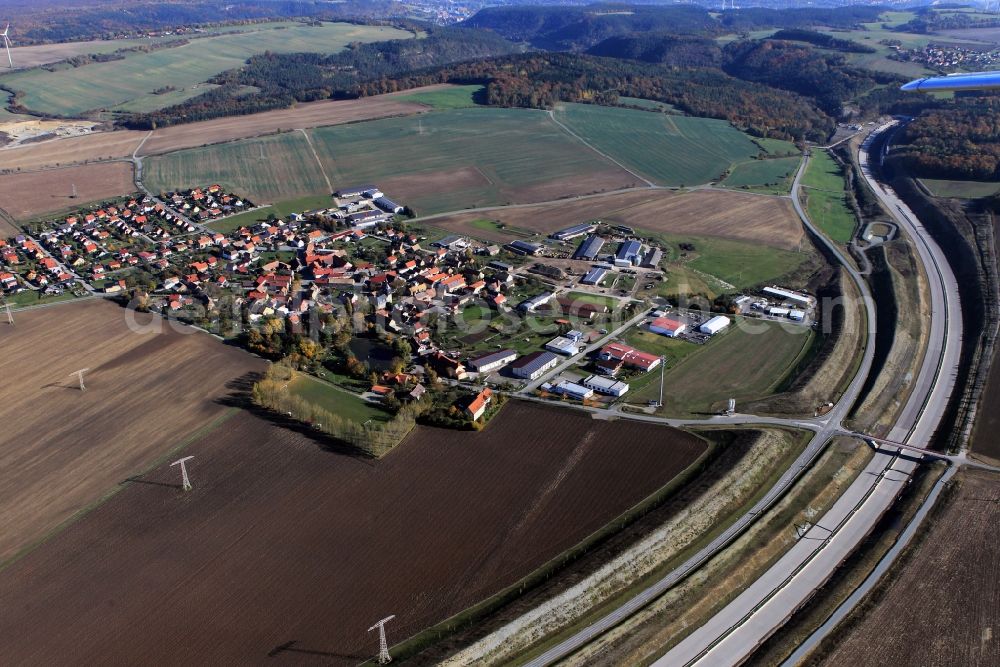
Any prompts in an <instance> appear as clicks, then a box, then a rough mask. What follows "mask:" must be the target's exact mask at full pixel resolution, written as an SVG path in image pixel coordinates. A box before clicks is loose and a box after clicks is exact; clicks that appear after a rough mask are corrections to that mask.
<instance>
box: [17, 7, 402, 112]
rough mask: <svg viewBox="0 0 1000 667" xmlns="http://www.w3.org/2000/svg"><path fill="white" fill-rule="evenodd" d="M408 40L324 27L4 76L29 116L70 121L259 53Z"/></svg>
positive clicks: (377, 31) (390, 33)
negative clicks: (36, 114)
mask: <svg viewBox="0 0 1000 667" xmlns="http://www.w3.org/2000/svg"><path fill="white" fill-rule="evenodd" d="M403 37H410V38H412V37H413V33H412V32H408V31H403V30H397V29H394V28H388V27H377V26H356V25H352V24H344V23H340V24H324V25H323V26H320V27H313V26H304V25H299V26H296V27H288V28H282V29H267V30H258V31H252V32H247V33H230V34H224V35H219V36H212V37H201V38H198V39H192V40H191V41H190V42H189V43H187V44H184V45H181V46H173V47H169V48H163V49H158V50H155V51H152V52H149V53H138V54H129V55H126V57H125V58H124V59H123V60H112V61H109V62H103V63H92V64H88V65H85V66H83V67H78V68H70V69H66V70H58V71H55V72H49V71H47V70H44V69H37V70H27V71H22V72H16V73H14V74H10V75H7V76H4V77H3V79H2V80H3V83H4V84H5V86H7V87H9V88H11V89H13V90H16V91H18V92H20V93H21V94H22V95H21V98H20V102H21V104H22V105H23V106H25V107H26V108H28V109H32V110H34V111H37V112H40V113H43V114H48V115H61V116H73V115H78V114H82V113H84V112H87V111H91V110H95V109H106V108H110V107H114V106H117V105H120V104H123V103H125V102H129V101H131V100H135V99H138V98H144V97H153V98H155V97H156V96H155V94H154V93H152V90H153V89H155V88H157V87H162V86H165V85H173V86H175V87H178V88H186V87H188V86H194V85H197V84H200V83H202V82H204V81H205V80H207V79H209V78H211V77H213V76H215V75H216V74H218V73H220V72H223V71H225V70H228V69H231V68H234V67H240V66H241V65H242V64H243V63H244V62H245V61H246V59H247V58H249V57H250V56H252V55H254V54H256V53H263V52H264V51H267V50H270V51H277V52H293V51H310V50H311V51H321V52H325V53H334V52H337V51H340V50H341V49H342V48H344V47H345V46H347V44H348V43H350V42H354V41H361V42H371V41H378V40H384V39H393V38H403Z"/></svg>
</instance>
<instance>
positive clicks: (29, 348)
mask: <svg viewBox="0 0 1000 667" xmlns="http://www.w3.org/2000/svg"><path fill="white" fill-rule="evenodd" d="M127 314H128V311H125V310H123V309H121V308H119V307H117V306H114V305H112V304H110V303H106V302H103V301H88V302H84V303H76V304H65V305H60V306H57V307H53V308H46V309H42V310H36V311H32V312H25V313H22V314H20V315H18V317H17V325H16V326H15V327H3V328H0V348H2V349H3V351H4V352H3V354H2V355H0V377H2V378H3V379H4V382H5V385H6V387H7V390H6V391H5V392H4V400H3V401H2V402H0V424H3V425H4V428H3V431H2V433H0V507H3V508H4V511H3V514H2V515H0V563H2V562H3V561H5V560H6V559H8V558H10V557H12V556H13V555H15V554H16V553H17V552H18V551H19V550H20V549H22V548H24V547H26V546H28V545H30V544H32V543H33V542H35V541H37V540H39V539H40V538H42V537H44V536H45V535H46V534H48V533H49V532H50V531H52V530H53V529H54V528H55V527H56V526H58V525H59V524H60V523H61V522H63V521H65V520H66V519H68V518H69V517H70V516H71V515H72V514H73V513H74V512H77V511H78V510H80V509H81V508H83V507H86V506H87V505H89V504H90V503H93V502H95V501H96V500H98V499H100V498H102V497H103V496H104V495H105V494H106V493H108V491H110V490H111V489H113V488H114V487H115V485H117V484H118V483H119V482H121V481H122V480H123V479H124V478H126V477H128V476H129V475H133V474H136V473H138V472H140V471H141V470H143V469H144V468H145V467H146V466H148V465H150V464H151V463H153V462H154V461H156V460H157V459H158V458H159V457H161V456H163V455H165V454H166V453H168V452H169V451H170V450H171V449H172V448H174V447H177V446H178V445H180V444H182V443H183V442H184V440H185V438H187V437H189V436H191V435H192V434H193V433H194V432H195V431H196V430H198V429H200V428H202V427H204V426H205V425H207V424H209V423H210V422H212V421H213V420H217V419H219V418H220V417H222V416H223V415H225V414H227V411H228V408H226V407H225V406H224V405H222V404H221V403H219V402H218V399H220V398H223V397H225V396H227V394H228V393H229V392H228V390H227V388H226V385H227V383H229V382H230V381H232V380H234V379H235V378H239V377H241V376H243V375H246V374H247V373H249V372H251V371H254V370H256V369H260V368H262V366H263V363H262V362H261V361H260V360H258V359H255V358H254V357H251V356H250V355H248V354H245V353H243V352H241V351H239V350H237V349H235V348H231V347H226V346H223V345H220V344H219V343H218V342H217V341H216V340H214V339H212V338H210V337H208V336H206V335H203V334H196V333H194V330H193V329H188V330H187V331H190V332H192V333H191V335H184V334H182V333H178V332H176V331H173V330H172V329H171V328H170V327H164V329H163V332H162V333H145V334H137V333H133V332H132V331H130V329H129V327H128V326H127V322H126V316H127ZM139 318H140V316H138V315H136V319H137V320H138V319H139ZM140 321H145V322H149V321H150V317H149V316H145V317H144V318H143V319H142V320H140ZM80 368H89V369H90V372H89V373H87V375H86V384H87V391H86V392H82V393H81V392H80V390H79V388H78V387H77V386H76V385H75V379H74V378H70V377H69V374H70V373H71V372H73V371H76V370H78V369H80ZM64 655H68V654H64Z"/></svg>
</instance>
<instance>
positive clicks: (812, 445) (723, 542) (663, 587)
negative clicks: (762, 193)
mask: <svg viewBox="0 0 1000 667" xmlns="http://www.w3.org/2000/svg"><path fill="white" fill-rule="evenodd" d="M808 163H809V159H808V157H807V158H806V159H804V160H803V161H802V165H801V166H800V167H799V171H798V173H797V174H796V176H795V181H794V184H793V186H792V194H793V197H792V202H793V204H794V206H795V210H796V212H797V213H798V215H799V218H800V219H801V220H802V224H803V225H805V227H806V229H808V230H809V232H810V233H812V234H813V236H814V237H815V238H816V239H817V241H818V242H819V243H822V244H823V245H824V246H826V248H827V249H828V250H829V251H830V252H831V253H832V254H833V256H834V257H836V258H837V261H838V262H840V264H841V265H843V267H844V268H845V270H846V271H847V272H848V274H849V276H850V277H851V280H852V281H853V282H854V284H855V285H856V286H857V288H858V290H859V292H860V294H861V295H862V301H863V306H864V308H865V312H866V315H867V321H868V322H874V321H875V301H874V299H873V298H872V295H871V291H870V290H869V288H868V284H867V283H866V282H865V281H864V280H863V279H862V277H861V275H860V273H858V271H857V269H856V268H854V265H853V264H852V263H851V262H850V261H849V259H848V258H847V257H845V256H844V254H843V252H842V251H841V250H840V248H839V247H838V246H837V245H836V244H834V243H833V242H831V241H830V240H829V239H827V237H826V236H825V235H823V234H822V233H821V232H820V231H819V230H818V229H817V228H816V227H815V226H814V225H813V224H812V222H811V221H810V220H809V218H808V217H807V216H806V214H805V211H803V210H802V207H801V205H800V204H799V201H798V196H797V195H798V192H799V185H800V180H801V178H802V174H803V173H804V172H805V169H806V166H807V165H808ZM874 356H875V331H874V328H873V327H868V331H867V336H866V339H865V350H864V355H863V357H862V361H861V365H860V367H859V369H858V373H857V375H856V376H855V377H854V379H853V380H852V381H851V383H850V385H849V386H848V388H847V390H846V391H845V392H844V394H843V395H842V396H841V397H840V400H839V401H838V402H837V404H836V405H835V406H834V408H833V410H831V411H830V412H829V413H828V414H827V415H825V416H824V417H822V418H813V419H775V418H767V417H756V416H752V415H734V416H732V417H715V418H712V419H707V420H678V419H664V418H660V417H652V416H650V415H635V414H626V413H615V414H616V416H618V417H621V418H627V419H641V420H644V421H647V420H648V421H656V422H659V423H663V424H669V425H671V426H692V425H716V424H720V425H721V424H729V425H776V426H790V427H794V428H803V429H809V430H812V431H814V432H815V434H814V435H813V437H812V438H811V439H810V441H809V443H808V444H807V445H806V447H805V449H804V450H803V451H802V453H801V454H800V455H799V456H798V458H797V459H796V460H795V462H794V463H793V464H792V466H791V467H790V468H789V469H788V470H786V471H785V472H784V474H782V476H781V477H780V478H779V479H778V481H777V482H776V483H775V484H774V486H772V487H771V489H770V490H769V491H768V492H767V493H766V494H765V495H764V496H763V497H762V498H761V499H760V500H759V501H758V502H757V503H756V504H754V506H753V507H751V508H750V510H749V511H747V512H746V513H745V514H744V515H742V516H741V517H740V518H739V519H737V520H736V521H735V522H734V523H733V524H732V525H730V526H729V527H728V528H727V529H726V530H725V531H723V532H722V533H721V534H720V535H719V536H717V537H716V538H715V539H714V540H712V542H711V543H709V544H708V545H706V546H705V547H704V548H703V549H701V550H700V551H699V552H698V553H696V554H695V555H694V556H692V557H691V558H689V559H688V560H687V561H685V562H684V563H683V564H681V565H680V566H679V567H678V568H677V569H675V570H673V571H671V572H669V573H668V574H666V575H665V576H664V577H662V578H661V579H659V580H657V581H656V582H654V583H653V584H652V585H650V586H649V587H647V588H646V589H644V590H642V591H641V592H639V593H638V594H637V595H636V596H635V597H633V598H632V599H630V600H629V601H628V602H626V603H625V604H623V605H622V606H621V607H618V608H617V609H614V610H613V611H611V612H609V613H608V614H606V615H605V616H603V617H601V618H599V619H597V620H596V621H594V622H593V623H591V624H590V625H588V626H587V627H585V628H582V629H580V630H579V631H577V632H576V633H574V634H573V635H571V636H570V637H567V638H566V639H565V640H563V641H561V642H560V643H558V644H556V645H555V646H553V647H552V648H550V649H548V650H547V651H545V652H544V653H542V654H540V655H538V656H537V657H536V658H534V659H533V660H531V661H530V662H528V663H526V664H527V665H528V666H530V667H544V666H545V665H550V664H552V663H554V662H556V661H557V660H560V659H562V658H564V657H566V656H568V655H570V654H571V653H573V652H574V651H576V650H577V649H579V648H581V647H583V646H585V645H586V644H588V643H589V642H591V641H592V640H594V639H595V638H597V637H599V636H600V635H602V634H603V633H605V632H607V631H608V630H609V629H611V628H613V627H614V626H616V625H618V624H619V623H621V622H622V621H624V620H625V619H627V618H628V617H629V616H631V615H632V614H634V613H635V612H636V611H638V610H639V609H641V608H642V607H643V606H645V605H646V604H648V603H649V602H650V601H652V600H654V599H656V598H657V597H659V596H660V595H662V594H663V593H664V592H665V591H667V590H668V589H670V588H671V587H673V586H674V585H675V584H677V583H678V582H679V581H681V580H682V579H683V578H684V577H686V576H687V575H688V574H690V573H691V572H692V571H693V570H695V569H697V568H698V567H699V566H701V565H702V564H703V563H705V562H706V561H708V560H709V559H711V558H712V557H713V556H715V555H716V554H717V553H719V552H720V551H722V550H723V549H724V548H726V547H727V546H728V545H729V544H730V543H731V542H732V541H733V540H735V539H736V538H737V537H739V536H740V535H741V534H742V533H743V531H745V530H746V529H747V528H748V527H749V526H750V525H751V524H752V523H753V522H754V521H755V520H756V518H757V517H758V516H759V515H760V514H762V513H763V512H764V511H766V510H767V509H769V508H770V507H771V506H772V505H773V504H774V503H775V502H777V500H778V499H779V498H780V497H781V496H782V495H784V493H785V491H786V490H787V489H788V488H789V487H790V486H791V485H792V484H793V483H794V482H795V481H796V480H797V479H798V478H799V476H800V475H801V474H802V471H803V470H804V469H805V468H806V467H808V466H809V465H810V464H811V463H812V462H813V460H815V458H816V457H817V456H819V454H820V452H822V451H823V448H824V447H825V446H826V444H827V442H829V440H830V438H831V437H833V436H834V435H837V434H839V433H842V432H843V430H842V429H841V426H840V425H841V422H842V421H843V420H844V418H845V417H846V416H847V414H848V412H849V411H850V409H851V407H852V406H853V405H854V403H855V402H856V400H857V399H858V396H859V395H860V393H861V389H862V387H863V386H864V383H865V380H866V378H867V377H868V374H869V373H870V372H871V367H872V362H873V360H874ZM594 411H596V412H600V410H599V409H596V410H594ZM605 412H611V411H605ZM876 458H878V457H876ZM713 627H715V626H713ZM708 632H711V630H709V631H708ZM720 634H721V632H720ZM665 664H666V663H665ZM669 664H674V663H672V662H671V663H669Z"/></svg>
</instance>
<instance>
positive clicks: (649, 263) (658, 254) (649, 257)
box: [642, 248, 663, 269]
mask: <svg viewBox="0 0 1000 667" xmlns="http://www.w3.org/2000/svg"><path fill="white" fill-rule="evenodd" d="M661 261H663V251H662V250H661V249H660V248H650V249H649V252H647V253H646V254H645V255H644V256H643V258H642V266H643V267H645V268H647V269H655V268H657V267H659V266H660V262H661Z"/></svg>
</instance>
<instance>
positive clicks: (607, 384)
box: [583, 375, 628, 398]
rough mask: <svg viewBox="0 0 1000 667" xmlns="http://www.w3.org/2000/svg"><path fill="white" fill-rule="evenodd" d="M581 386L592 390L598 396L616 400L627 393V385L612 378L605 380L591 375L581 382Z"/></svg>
mask: <svg viewBox="0 0 1000 667" xmlns="http://www.w3.org/2000/svg"><path fill="white" fill-rule="evenodd" d="M583 386H584V387H587V388H588V389H593V390H594V391H596V392H597V393H599V394H607V395H608V396H614V397H615V398H618V397H620V396H624V395H625V392H627V391H628V383H626V382H622V381H621V380H615V379H613V378H606V377H602V376H600V375H591V376H590V377H588V378H586V379H585V380H584V381H583Z"/></svg>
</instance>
